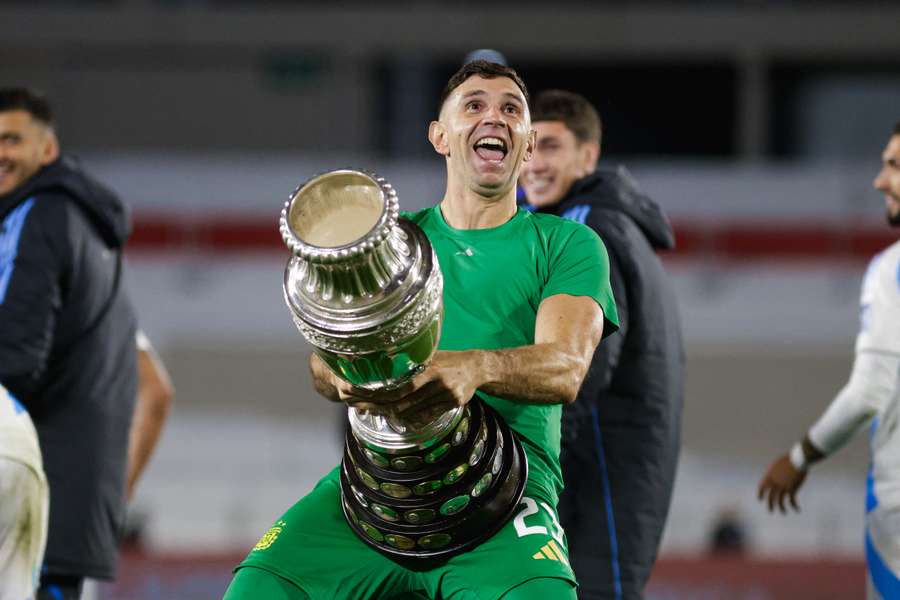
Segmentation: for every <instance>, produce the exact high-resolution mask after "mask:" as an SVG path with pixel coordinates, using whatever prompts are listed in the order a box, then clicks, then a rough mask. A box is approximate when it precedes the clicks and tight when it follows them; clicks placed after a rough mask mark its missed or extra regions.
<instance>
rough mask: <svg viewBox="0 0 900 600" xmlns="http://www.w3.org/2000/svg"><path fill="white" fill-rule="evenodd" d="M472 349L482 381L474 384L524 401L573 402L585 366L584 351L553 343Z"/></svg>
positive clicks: (585, 371) (543, 402) (488, 391)
mask: <svg viewBox="0 0 900 600" xmlns="http://www.w3.org/2000/svg"><path fill="white" fill-rule="evenodd" d="M476 352H479V353H480V354H481V357H480V361H479V363H480V365H481V366H480V369H481V379H482V381H483V383H482V384H481V385H479V386H478V388H479V389H480V390H482V391H484V392H486V393H488V394H491V395H492V396H498V397H500V398H505V399H507V400H512V401H515V402H522V403H526V404H568V403H570V402H574V401H575V398H576V396H577V395H578V389H579V387H580V386H581V382H582V380H583V379H584V375H585V373H587V369H588V366H589V361H586V360H585V356H584V353H576V352H573V351H571V350H569V349H567V348H566V347H564V346H562V345H560V344H554V343H545V344H534V345H531V346H520V347H518V348H512V349H507V350H478V351H476Z"/></svg>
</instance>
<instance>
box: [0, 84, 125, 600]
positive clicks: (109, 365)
mask: <svg viewBox="0 0 900 600" xmlns="http://www.w3.org/2000/svg"><path fill="white" fill-rule="evenodd" d="M128 234H129V218H128V213H127V211H126V209H125V206H124V205H123V204H122V203H121V202H120V201H119V199H118V198H117V197H116V196H115V195H114V194H113V193H112V192H110V191H109V190H108V189H106V188H105V187H103V186H102V185H101V184H100V183H98V182H97V181H96V180H94V179H93V178H92V177H90V176H89V175H87V174H86V173H85V172H84V171H82V170H81V169H80V168H79V167H78V166H77V165H75V164H74V163H73V162H72V161H70V160H68V159H66V158H63V157H61V156H60V151H59V142H58V141H57V138H56V134H55V132H54V129H53V120H52V114H51V110H50V106H49V104H48V103H47V102H46V100H44V99H43V97H41V96H39V95H37V94H35V93H33V92H31V91H29V90H26V89H21V88H7V89H0V385H3V386H4V387H6V388H7V389H8V390H9V392H10V393H11V394H13V395H14V396H15V397H16V398H18V399H19V400H20V401H21V403H22V405H23V406H24V407H25V409H27V411H28V413H29V414H30V415H31V418H32V420H33V421H34V424H35V427H36V429H37V432H38V437H39V441H40V445H41V451H42V453H43V458H44V469H45V471H46V474H47V480H48V482H49V485H50V519H49V533H48V539H47V550H46V554H45V561H44V565H43V569H42V571H43V574H42V578H41V587H40V590H39V592H38V598H39V599H40V600H43V599H45V598H48V599H49V598H52V599H54V600H60V599H61V598H62V599H64V600H70V599H73V598H78V597H79V596H80V594H81V587H82V584H83V580H84V579H85V578H97V579H111V578H112V577H113V576H114V573H115V563H116V542H117V534H118V532H119V530H120V528H121V525H122V522H123V518H124V512H125V510H124V509H125V477H126V461H127V449H128V438H129V428H130V425H131V419H132V413H133V410H134V403H135V393H136V385H137V356H136V352H137V347H136V344H135V331H136V325H135V314H134V310H133V309H132V305H131V302H130V300H129V298H128V296H127V294H126V292H125V289H124V286H123V285H122V282H121V254H122V248H123V246H124V244H125V240H126V239H127V238H128Z"/></svg>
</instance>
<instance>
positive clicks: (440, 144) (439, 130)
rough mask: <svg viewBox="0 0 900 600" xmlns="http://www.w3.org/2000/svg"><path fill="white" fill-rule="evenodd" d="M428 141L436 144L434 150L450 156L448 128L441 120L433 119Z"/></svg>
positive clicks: (429, 128) (433, 144)
mask: <svg viewBox="0 0 900 600" xmlns="http://www.w3.org/2000/svg"><path fill="white" fill-rule="evenodd" d="M428 141H429V142H431V145H432V146H434V151H435V152H437V153H438V154H440V155H441V156H450V144H449V143H448V140H447V129H446V128H445V127H444V124H443V123H441V122H440V121H432V122H431V123H430V124H429V125H428Z"/></svg>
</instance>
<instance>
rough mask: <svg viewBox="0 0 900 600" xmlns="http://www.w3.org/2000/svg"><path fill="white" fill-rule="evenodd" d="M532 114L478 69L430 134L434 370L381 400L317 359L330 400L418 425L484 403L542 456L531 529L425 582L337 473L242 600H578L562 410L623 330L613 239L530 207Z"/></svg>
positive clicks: (275, 543) (534, 464)
mask: <svg viewBox="0 0 900 600" xmlns="http://www.w3.org/2000/svg"><path fill="white" fill-rule="evenodd" d="M527 102H528V99H527V92H526V90H525V85H524V83H522V81H521V79H520V78H519V76H518V75H517V74H516V73H515V71H513V70H511V69H509V68H508V67H505V66H502V65H499V64H496V63H488V62H485V61H475V62H472V63H469V64H467V65H465V66H463V67H462V68H461V69H460V70H459V71H458V72H457V73H456V74H455V75H454V76H453V77H451V79H450V81H449V82H448V83H447V86H446V87H445V90H444V93H443V95H442V97H441V101H440V103H439V106H440V111H439V116H438V120H437V121H433V122H432V123H431V124H430V127H429V134H428V136H429V141H430V142H431V144H432V146H433V147H434V149H435V151H436V152H437V153H438V154H439V155H441V156H443V157H444V158H445V161H446V165H447V184H446V185H447V187H446V191H445V194H444V196H443V199H442V201H441V202H440V204H438V205H436V206H433V207H430V208H426V209H423V210H421V211H419V212H416V213H413V214H408V213H407V214H406V216H408V217H409V218H410V219H411V220H413V221H414V222H415V223H417V224H418V225H419V226H420V227H421V228H422V229H423V230H424V231H425V233H426V235H428V238H429V239H430V240H431V243H432V247H433V248H434V251H435V252H436V254H437V256H438V259H439V261H440V264H441V271H442V272H443V275H444V319H443V325H442V333H441V338H440V346H439V350H438V351H437V352H435V354H434V357H433V359H432V361H431V362H430V364H429V365H428V367H427V368H426V369H425V371H423V372H422V373H421V374H419V375H418V376H416V378H415V379H413V381H412V385H411V386H407V387H405V388H401V389H400V390H398V391H395V392H382V393H376V392H368V391H366V390H361V389H358V388H354V387H353V386H351V385H349V384H348V383H346V382H345V381H343V380H342V379H340V378H338V377H337V376H335V375H334V374H333V373H332V372H331V371H330V370H329V369H328V367H326V366H325V364H324V363H323V362H322V361H321V359H319V358H318V357H317V356H316V355H315V354H313V358H312V359H311V368H312V371H313V377H314V382H315V384H316V389H317V390H318V391H319V393H321V394H322V395H323V396H325V397H326V398H328V399H330V400H333V401H344V402H346V403H347V404H349V405H351V406H356V407H359V408H363V409H366V410H374V411H376V412H379V413H387V414H396V415H399V416H400V418H402V419H404V420H405V419H406V418H408V417H416V416H418V415H420V414H421V413H422V412H423V411H425V412H427V413H431V414H433V412H434V410H435V409H439V411H441V412H443V411H446V410H448V409H449V408H451V407H455V406H457V405H462V404H465V403H466V402H468V401H469V400H470V399H471V398H472V396H473V394H475V393H476V390H477V393H478V395H479V396H480V397H481V398H482V399H484V401H485V402H487V403H488V404H490V405H491V406H492V407H494V408H495V409H496V410H497V411H498V413H499V414H500V415H501V417H502V418H504V419H506V421H507V422H508V424H509V425H510V427H511V428H512V430H513V431H514V432H515V434H516V435H517V436H518V438H519V439H520V440H521V441H522V444H523V446H524V449H525V453H526V455H527V457H528V466H529V470H528V483H527V486H526V489H525V498H524V500H523V502H522V504H520V509H519V511H518V512H517V515H518V516H517V517H516V518H515V519H513V520H512V521H509V522H507V523H506V524H505V525H504V526H503V528H502V529H500V531H499V532H497V533H496V534H495V535H494V536H493V537H491V538H489V539H488V540H486V541H484V542H483V543H481V544H480V545H478V546H476V547H475V548H473V549H472V550H469V551H467V552H465V553H463V554H459V555H456V556H453V557H452V558H450V559H449V560H447V562H446V563H444V564H442V565H441V566H438V567H436V568H434V569H431V570H427V571H421V572H420V571H414V570H411V569H408V568H406V567H404V566H401V565H400V564H399V563H395V562H394V561H392V560H391V559H389V558H388V557H386V556H384V555H382V554H380V553H379V552H377V551H375V550H374V549H372V548H370V547H369V546H367V545H366V544H365V543H364V542H362V541H361V540H360V539H359V538H358V537H356V535H355V534H354V533H353V531H352V530H351V529H350V526H349V525H347V523H346V521H345V519H344V516H343V514H342V511H341V499H340V490H339V480H338V479H339V476H338V469H334V470H333V471H332V472H331V473H330V474H328V475H326V476H325V478H323V479H322V480H321V481H320V482H319V484H318V485H317V486H316V488H315V489H314V490H313V491H312V492H311V493H309V494H308V495H307V496H305V497H304V498H302V499H301V500H300V501H299V502H298V503H297V504H295V505H294V507H293V508H291V509H290V510H289V511H288V512H287V513H286V514H285V515H284V516H283V517H282V518H281V519H280V520H279V521H278V523H277V524H276V526H275V527H273V528H272V529H271V530H270V531H269V532H268V533H267V534H266V535H265V536H264V537H263V539H262V540H261V541H260V543H259V544H258V545H257V547H256V548H255V549H254V550H252V551H251V552H250V554H249V555H248V556H247V558H246V559H245V561H244V562H243V563H242V564H241V565H239V566H238V568H237V570H236V574H235V577H234V580H233V581H232V584H231V586H230V587H229V589H228V591H227V592H226V594H225V598H226V599H227V600H245V599H247V600H249V599H254V600H257V599H266V600H276V599H298V600H299V599H305V598H315V599H323V600H324V599H328V600H332V599H338V598H341V599H353V600H356V599H362V598H366V599H371V600H375V599H388V598H399V597H403V598H404V599H408V598H413V597H415V598H454V599H455V600H475V599H478V598H503V599H504V600H526V599H527V600H547V599H549V598H553V599H554V600H564V599H574V598H575V579H574V576H573V574H572V571H571V569H570V567H569V565H568V561H567V559H566V552H565V550H564V547H565V539H564V537H563V535H562V532H561V530H560V528H559V524H558V520H557V517H556V514H555V511H554V510H553V507H555V505H556V501H557V497H558V494H559V490H560V488H561V486H562V479H561V474H560V470H559V464H558V453H559V419H560V412H561V411H560V404H562V403H566V402H571V401H573V400H574V399H575V396H576V394H577V392H578V387H579V386H580V384H581V380H582V378H583V376H584V374H585V373H586V372H587V368H588V365H589V363H590V359H591V357H592V356H593V352H594V348H595V347H596V345H597V343H598V342H599V341H600V339H601V336H603V335H608V334H610V333H612V332H613V331H615V328H616V323H617V319H616V313H615V302H614V301H613V299H612V294H611V292H610V289H609V283H608V273H607V258H606V251H605V249H604V248H603V244H602V242H601V241H600V240H599V239H598V238H597V236H596V235H595V234H594V233H593V232H591V231H590V230H589V229H588V228H587V227H584V226H582V225H579V224H577V223H572V222H570V221H565V220H562V219H558V218H556V217H551V216H548V215H532V214H530V213H528V212H527V211H525V210H523V209H518V208H517V206H516V180H517V177H518V174H519V171H520V169H521V166H522V163H523V161H527V160H529V158H530V156H531V153H532V151H533V144H534V134H533V131H532V129H531V121H530V117H529V111H528V104H527ZM522 340H527V341H528V342H526V343H525V344H524V345H523V341H522ZM494 348H504V349H503V350H488V349H494ZM539 503H540V508H539ZM523 506H524V508H521V507H523ZM531 508H533V509H534V510H531ZM526 516H527V518H528V523H527V525H525V517H526ZM520 521H521V522H520ZM548 544H552V545H553V547H559V548H560V552H559V554H557V553H555V551H554V552H553V553H552V556H553V558H552V559H549V557H547V556H545V555H543V554H542V553H541V548H542V546H546V545H548ZM535 552H537V554H535ZM539 559H540V560H539ZM404 593H415V594H417V595H412V596H410V595H406V596H404V595H403V594H404Z"/></svg>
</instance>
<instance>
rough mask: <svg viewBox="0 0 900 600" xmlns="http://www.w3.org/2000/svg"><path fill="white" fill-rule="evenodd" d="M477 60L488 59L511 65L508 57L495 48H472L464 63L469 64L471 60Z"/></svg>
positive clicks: (499, 63)
mask: <svg viewBox="0 0 900 600" xmlns="http://www.w3.org/2000/svg"><path fill="white" fill-rule="evenodd" d="M476 60H486V61H488V62H492V63H497V64H498V65H503V66H509V64H508V63H507V62H506V57H505V56H503V54H502V53H501V52H498V51H497V50H493V49H491V48H479V49H478V50H472V51H471V52H469V53H468V54H466V57H465V58H464V59H463V64H464V65H467V64H469V63H470V62H473V61H476Z"/></svg>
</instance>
